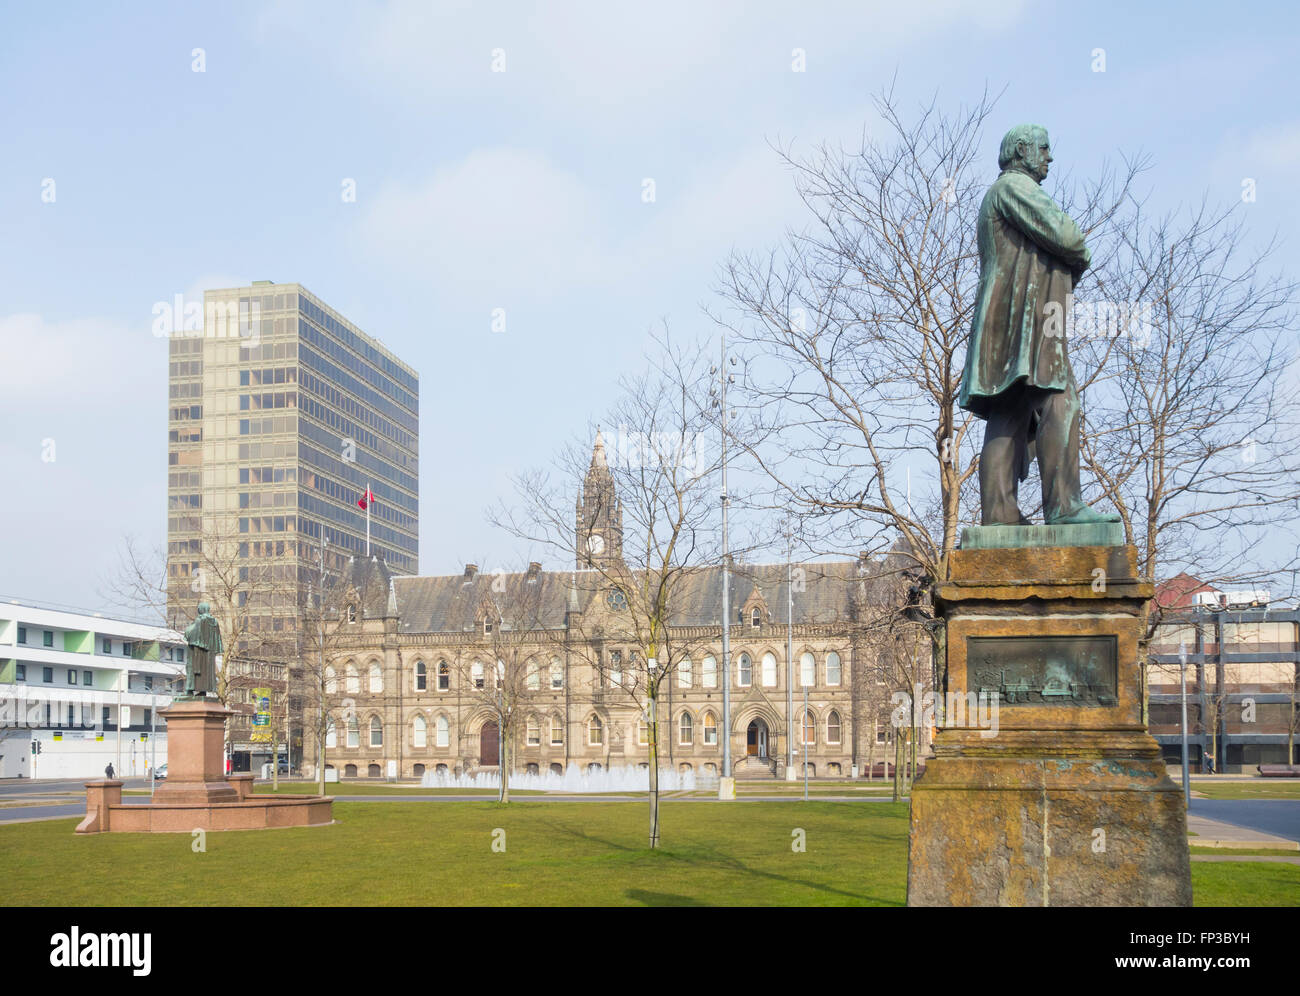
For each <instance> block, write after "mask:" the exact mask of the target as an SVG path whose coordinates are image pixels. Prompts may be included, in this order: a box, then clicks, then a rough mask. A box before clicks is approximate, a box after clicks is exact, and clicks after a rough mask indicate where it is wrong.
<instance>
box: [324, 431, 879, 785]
mask: <svg viewBox="0 0 1300 996" xmlns="http://www.w3.org/2000/svg"><path fill="white" fill-rule="evenodd" d="M621 520H622V513H621V508H620V506H619V504H618V501H617V498H616V496H614V495H613V493H612V482H611V481H610V480H609V474H608V472H607V471H605V470H604V461H603V452H602V450H601V447H600V444H599V442H598V443H597V448H596V452H595V454H594V455H593V460H592V469H591V471H589V473H588V475H587V478H586V480H585V481H584V495H583V499H582V500H581V501H580V502H579V505H578V509H577V519H576V522H577V528H578V529H579V530H584V529H585V530H586V531H587V532H588V533H591V532H593V526H595V530H598V531H600V532H601V533H603V538H604V541H603V542H602V543H599V544H589V543H588V544H581V545H578V544H575V547H577V548H579V549H580V550H582V553H580V555H579V558H578V561H577V563H575V565H574V569H572V570H566V571H543V570H542V569H541V566H540V565H538V564H533V565H532V566H531V567H530V569H529V570H528V571H526V572H521V573H517V574H509V575H505V574H500V573H497V574H484V573H481V572H479V571H478V569H477V567H475V565H468V566H467V567H466V568H465V570H464V571H463V572H462V573H460V574H456V575H446V576H441V577H402V576H390V574H389V572H388V571H387V570H386V568H385V565H384V564H383V562H382V561H379V560H377V559H372V560H371V561H370V562H368V563H367V562H362V563H358V564H355V565H354V570H353V576H352V578H351V579H350V584H351V587H350V589H349V598H350V602H349V603H348V605H347V606H346V608H345V609H344V610H343V612H344V613H345V616H344V618H345V620H346V622H345V624H344V626H343V627H342V630H343V635H342V639H341V640H340V641H336V642H335V645H334V646H332V647H330V648H329V652H328V654H327V657H328V660H329V668H330V670H329V671H327V673H326V674H327V682H326V688H327V692H328V694H327V699H328V702H329V705H330V712H331V715H332V716H333V717H334V722H335V726H334V732H333V734H332V735H331V736H330V737H328V739H327V744H326V755H327V756H326V765H327V768H328V767H332V768H334V769H335V770H337V771H338V773H339V775H340V777H344V778H346V777H361V778H364V777H390V776H396V777H399V778H418V777H420V776H421V775H423V774H424V773H425V772H431V771H432V772H446V773H448V774H453V775H454V774H459V773H466V772H473V771H476V770H480V769H484V768H487V769H492V768H494V767H495V766H496V765H497V763H498V761H499V758H498V757H497V756H496V755H497V750H498V748H497V742H496V732H495V731H496V730H497V729H498V727H497V725H496V723H497V709H496V708H495V707H494V706H493V704H492V702H491V699H492V694H491V692H492V688H491V683H492V680H493V675H492V670H493V661H494V659H495V660H500V661H502V665H501V667H502V668H503V672H504V671H505V670H506V669H509V671H510V672H512V673H507V674H506V675H505V679H504V681H503V685H504V686H506V687H505V689H504V690H505V692H506V693H507V694H508V695H509V696H510V698H511V699H512V700H513V701H514V702H515V703H516V708H515V709H514V710H513V712H512V715H513V716H514V717H515V718H514V719H513V720H512V721H511V723H510V724H509V725H510V730H509V735H508V739H509V746H508V750H509V757H510V760H511V765H510V766H511V769H512V770H513V771H517V772H526V771H535V772H541V773H544V772H546V771H548V770H555V771H560V772H562V771H564V770H567V769H568V768H569V766H571V765H577V766H579V767H580V768H581V769H584V770H585V769H589V768H590V767H591V766H593V765H599V766H600V767H601V768H603V769H609V768H617V767H620V766H635V765H638V764H645V763H647V762H648V759H649V747H648V745H647V743H646V740H647V732H648V731H647V728H646V725H645V723H644V722H643V713H642V708H641V706H640V705H639V704H638V701H637V699H636V697H634V696H633V695H631V694H629V692H628V690H627V687H626V686H627V685H628V684H629V682H630V681H631V680H632V679H631V677H630V676H631V675H632V673H633V672H634V671H635V664H634V663H633V661H634V656H635V654H636V652H637V647H636V646H635V642H634V641H630V640H627V639H625V638H624V637H626V636H627V635H628V634H629V628H628V625H627V622H626V618H627V614H628V609H627V606H626V605H625V604H620V602H621V600H620V598H619V596H618V594H617V593H616V592H615V591H613V590H612V588H611V587H610V586H609V585H608V584H607V583H606V581H605V580H603V579H605V578H606V577H607V575H605V574H603V573H602V572H601V571H600V570H598V569H597V567H598V566H600V564H599V563H598V560H599V559H600V558H616V557H619V556H620V554H621V540H622V521H621ZM877 566H878V565H877V564H876V562H875V561H872V560H870V559H869V558H866V557H863V558H861V559H859V560H857V561H844V562H835V563H817V564H806V565H802V566H800V567H798V568H794V569H791V568H789V567H788V566H787V565H785V564H772V565H745V564H737V565H734V566H733V567H732V570H731V598H730V603H731V611H732V613H733V616H732V625H731V663H732V667H731V672H732V673H731V682H732V685H731V719H732V721H731V728H730V731H729V732H728V731H724V730H723V729H722V698H723V695H722V685H721V683H722V681H723V680H724V677H723V673H722V671H723V668H722V643H721V623H722V571H721V568H720V567H705V568H700V569H699V570H697V571H694V572H692V574H691V575H690V577H689V578H686V579H685V580H684V581H683V582H682V584H681V586H680V587H679V589H678V593H677V596H676V597H675V600H674V603H673V612H672V620H671V625H670V628H669V633H668V636H667V640H666V644H667V645H668V646H669V647H670V648H673V649H672V650H671V652H670V653H669V654H668V658H669V660H670V661H671V665H670V666H673V667H674V668H675V671H676V673H675V674H673V675H672V676H670V677H669V678H668V679H666V680H665V686H664V688H663V689H662V691H661V693H660V698H659V709H658V719H659V722H660V758H661V760H660V766H661V767H665V768H671V769H673V770H678V771H683V772H684V771H687V770H690V771H693V772H695V773H697V774H704V775H712V774H719V773H720V771H721V765H722V752H723V749H722V743H723V738H724V737H725V736H730V738H731V744H732V760H733V765H734V770H735V774H736V776H737V777H740V778H744V777H760V778H783V777H786V775H787V759H788V748H789V735H790V732H791V727H792V723H791V719H792V718H793V725H794V727H795V729H794V733H795V735H796V742H795V747H796V751H798V750H799V748H800V745H799V743H798V734H799V730H798V725H799V716H800V714H801V711H802V708H803V685H802V675H803V673H804V671H805V669H806V670H807V672H808V674H809V677H810V678H811V683H810V687H809V688H808V714H809V715H810V717H811V719H810V721H809V722H808V724H807V727H808V735H807V738H806V739H807V740H808V741H809V743H808V745H807V752H806V755H807V756H806V760H807V761H808V762H810V764H811V767H810V769H809V775H810V776H812V777H816V778H824V777H839V776H843V777H849V776H850V775H852V774H853V770H854V767H855V766H857V768H858V771H859V772H860V773H862V774H865V773H866V770H867V766H868V765H869V764H874V765H876V766H879V765H881V764H882V763H883V762H884V761H885V760H886V757H887V756H888V757H891V758H892V744H893V739H892V730H890V729H889V726H888V722H889V708H888V702H889V694H888V690H887V688H886V686H885V685H884V684H883V683H881V682H878V681H877V680H876V675H875V673H874V669H870V668H868V667H866V666H865V665H864V663H863V662H864V661H865V659H866V658H865V656H864V655H865V654H866V651H865V649H864V644H863V642H862V639H861V634H860V630H861V628H862V627H861V620H862V619H863V617H864V614H865V613H864V611H863V609H864V605H863V599H864V598H865V592H866V585H865V580H866V578H867V577H868V575H869V574H871V573H872V572H873V571H875V570H876V569H877ZM791 588H793V592H791V591H790V589H791ZM791 594H792V600H793V627H791V626H790V625H789V610H788V609H787V605H788V601H787V598H788V595H791ZM524 604H527V605H528V606H529V609H528V613H527V619H524V618H523V617H522V614H521V613H520V612H518V611H515V612H513V615H512V607H516V608H517V607H518V606H520V605H524ZM788 639H791V640H792V643H793V654H792V659H793V674H792V668H791V661H790V660H788V659H787V641H788ZM662 656H664V655H663V654H661V657H662ZM687 657H688V658H689V665H687V664H685V663H680V661H681V660H682V658H687ZM516 670H518V671H519V673H520V674H521V677H520V678H519V680H518V683H517V687H514V684H513V683H514V681H515V679H514V676H513V672H515V671H516ZM792 678H793V691H794V695H793V700H794V701H793V709H791V708H790V703H789V702H788V699H787V689H788V688H790V687H791V686H790V683H791V680H792ZM308 740H311V738H310V737H309V738H308ZM304 750H305V763H304V773H308V772H310V771H314V770H316V765H317V763H318V760H317V758H316V756H315V755H316V753H317V751H316V748H315V744H314V743H311V742H309V743H306V744H304ZM887 751H888V752H889V753H888V754H887ZM804 760H805V757H804V755H803V754H802V753H796V754H795V763H794V767H793V770H794V773H795V774H797V775H800V776H801V775H802V771H803V768H802V764H803V763H804Z"/></svg>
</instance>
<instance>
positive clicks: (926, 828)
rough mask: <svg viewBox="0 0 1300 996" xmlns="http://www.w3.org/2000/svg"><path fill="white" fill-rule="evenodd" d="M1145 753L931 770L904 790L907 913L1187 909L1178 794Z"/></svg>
mask: <svg viewBox="0 0 1300 996" xmlns="http://www.w3.org/2000/svg"><path fill="white" fill-rule="evenodd" d="M1151 746H1153V747H1156V745H1155V742H1154V741H1152V744H1151ZM1152 753H1154V754H1155V756H1154V757H1148V758H1145V759H1136V758H1132V757H1129V758H1085V757H1060V756H1057V757H1039V758H1023V757H1022V758H1011V757H980V758H963V757H945V758H934V759H931V760H930V761H928V762H927V764H926V768H925V774H924V775H923V776H922V777H921V778H920V779H918V780H917V782H916V784H915V785H914V786H913V787H912V828H911V837H910V847H909V853H908V876H907V902H908V905H909V906H1135V905H1136V906H1189V905H1191V901H1192V893H1191V881H1190V868H1189V864H1188V853H1187V819H1186V815H1185V813H1184V810H1183V798H1182V792H1181V790H1180V789H1179V788H1178V787H1177V786H1176V785H1174V783H1173V782H1171V781H1170V780H1169V777H1168V776H1167V775H1166V774H1165V766H1164V762H1163V761H1162V760H1161V759H1160V757H1159V748H1158V747H1156V749H1155V751H1154V752H1152Z"/></svg>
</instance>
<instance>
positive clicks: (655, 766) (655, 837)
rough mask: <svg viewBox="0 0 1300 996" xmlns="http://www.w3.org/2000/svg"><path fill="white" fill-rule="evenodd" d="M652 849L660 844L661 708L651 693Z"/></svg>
mask: <svg viewBox="0 0 1300 996" xmlns="http://www.w3.org/2000/svg"><path fill="white" fill-rule="evenodd" d="M649 702H650V705H649V711H650V849H651V850H654V849H655V848H656V847H658V846H659V709H658V702H657V700H656V699H655V697H654V694H653V691H652V692H651V695H650V700H649Z"/></svg>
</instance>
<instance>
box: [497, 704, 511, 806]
mask: <svg viewBox="0 0 1300 996" xmlns="http://www.w3.org/2000/svg"><path fill="white" fill-rule="evenodd" d="M498 753H499V754H500V755H501V756H500V757H499V758H497V760H498V762H500V764H501V799H500V801H501V802H509V801H510V734H509V733H508V732H507V730H506V728H505V724H504V723H502V726H501V750H500V751H498Z"/></svg>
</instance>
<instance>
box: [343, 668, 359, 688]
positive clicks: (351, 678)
mask: <svg viewBox="0 0 1300 996" xmlns="http://www.w3.org/2000/svg"><path fill="white" fill-rule="evenodd" d="M344 673H345V674H346V676H347V682H348V691H349V692H359V691H361V676H360V675H358V674H357V669H356V665H354V664H353V663H352V662H351V661H348V666H347V668H346V669H345V671H344Z"/></svg>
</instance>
